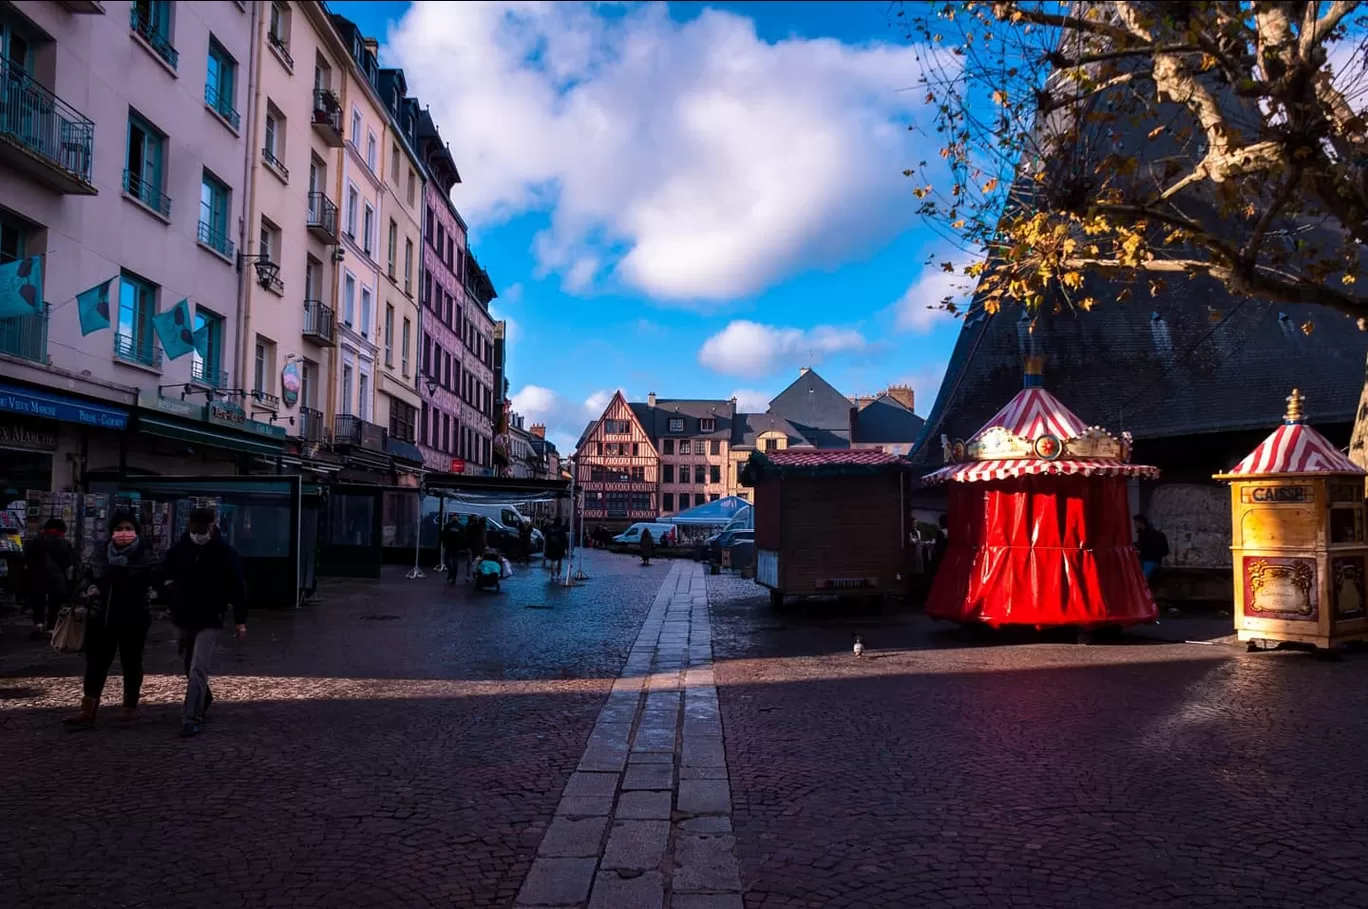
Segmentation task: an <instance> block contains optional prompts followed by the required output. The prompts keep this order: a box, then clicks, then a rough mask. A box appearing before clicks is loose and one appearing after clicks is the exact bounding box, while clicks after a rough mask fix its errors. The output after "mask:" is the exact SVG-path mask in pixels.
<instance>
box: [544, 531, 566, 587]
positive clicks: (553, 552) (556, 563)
mask: <svg viewBox="0 0 1368 909" xmlns="http://www.w3.org/2000/svg"><path fill="white" fill-rule="evenodd" d="M569 548H570V541H569V539H567V537H566V533H565V528H564V527H562V526H561V525H560V524H559V523H556V524H553V525H551V526H550V527H548V528H546V559H547V561H548V562H550V563H551V576H552V577H553V578H558V577H560V573H561V562H562V561H564V560H565V551H566V550H567V549H569Z"/></svg>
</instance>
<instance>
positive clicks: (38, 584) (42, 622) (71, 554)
mask: <svg viewBox="0 0 1368 909" xmlns="http://www.w3.org/2000/svg"><path fill="white" fill-rule="evenodd" d="M66 531H67V528H66V522H65V521H63V520H62V519H61V518H50V519H49V520H48V521H47V523H46V524H44V525H43V532H42V533H41V534H39V535H38V536H37V537H36V538H35V539H33V540H30V541H29V542H27V543H25V544H24V561H25V562H26V563H27V567H28V585H29V605H30V607H31V609H32V610H33V633H32V634H31V635H29V637H30V638H32V639H33V640H35V641H37V640H42V639H43V638H45V637H47V636H48V635H50V634H52V626H53V625H55V624H57V613H58V611H60V610H61V608H62V607H63V606H64V605H66V601H67V595H68V594H69V593H70V591H71V581H72V577H71V575H72V566H73V565H75V564H76V553H75V550H73V549H72V547H71V543H70V542H69V541H68V540H67V538H66Z"/></svg>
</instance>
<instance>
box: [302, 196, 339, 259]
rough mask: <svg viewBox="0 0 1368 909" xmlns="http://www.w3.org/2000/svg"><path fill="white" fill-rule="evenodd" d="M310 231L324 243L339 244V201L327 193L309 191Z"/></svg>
mask: <svg viewBox="0 0 1368 909" xmlns="http://www.w3.org/2000/svg"><path fill="white" fill-rule="evenodd" d="M309 233H311V234H313V235H314V236H315V237H316V238H318V239H319V240H322V241H323V242H324V243H327V244H329V245H331V246H336V245H337V203H336V202H334V201H333V200H332V199H329V198H328V196H327V194H326V193H319V192H313V193H309Z"/></svg>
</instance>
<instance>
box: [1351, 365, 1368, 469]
mask: <svg viewBox="0 0 1368 909" xmlns="http://www.w3.org/2000/svg"><path fill="white" fill-rule="evenodd" d="M1349 460H1351V461H1353V462H1354V463H1355V464H1357V465H1358V466H1360V467H1362V468H1364V469H1365V470H1368V363H1365V365H1364V370H1363V391H1361V392H1359V403H1358V410H1357V411H1356V412H1355V413H1354V433H1353V435H1351V436H1350V437H1349Z"/></svg>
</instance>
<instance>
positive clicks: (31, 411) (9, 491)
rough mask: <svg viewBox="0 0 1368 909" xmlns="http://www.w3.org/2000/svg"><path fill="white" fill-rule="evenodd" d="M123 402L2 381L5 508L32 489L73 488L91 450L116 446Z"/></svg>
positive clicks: (0, 491)
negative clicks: (103, 401)
mask: <svg viewBox="0 0 1368 909" xmlns="http://www.w3.org/2000/svg"><path fill="white" fill-rule="evenodd" d="M128 425H129V412H128V410H127V409H125V408H122V407H115V406H112V405H109V404H105V403H97V402H94V401H89V400H85V399H82V398H77V397H74V396H71V395H63V394H57V393H54V392H50V391H46V390H43V389H38V388H33V387H29V386H23V385H11V384H8V383H0V508H4V507H8V506H9V505H10V503H11V502H14V501H18V500H21V499H25V498H26V497H27V494H28V492H29V490H34V491H40V492H45V493H51V492H54V491H66V492H74V491H76V489H78V488H79V487H80V485H81V483H82V482H83V480H84V467H85V463H86V456H87V454H88V453H89V452H90V451H92V450H100V449H103V448H109V449H117V445H118V439H119V438H120V437H121V436H120V433H122V432H123V431H124V430H126V429H127V428H128Z"/></svg>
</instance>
